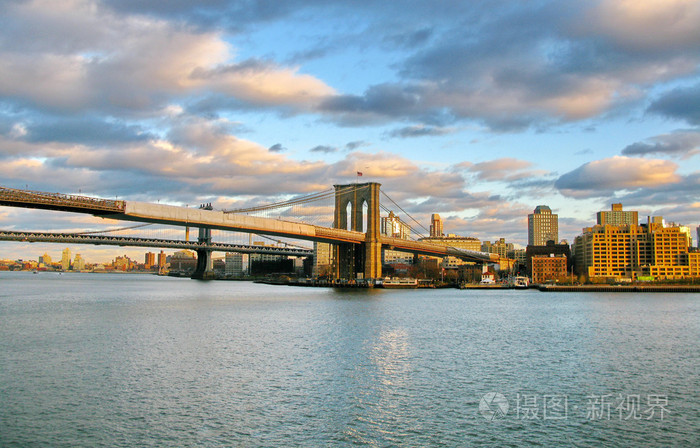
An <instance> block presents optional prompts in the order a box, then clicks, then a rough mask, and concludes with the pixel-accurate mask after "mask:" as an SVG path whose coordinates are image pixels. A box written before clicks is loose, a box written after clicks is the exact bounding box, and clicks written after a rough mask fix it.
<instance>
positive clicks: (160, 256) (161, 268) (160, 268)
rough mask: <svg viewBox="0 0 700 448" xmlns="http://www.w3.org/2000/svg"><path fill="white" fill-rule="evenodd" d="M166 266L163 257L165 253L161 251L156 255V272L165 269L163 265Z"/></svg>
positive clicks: (165, 257) (165, 260)
mask: <svg viewBox="0 0 700 448" xmlns="http://www.w3.org/2000/svg"><path fill="white" fill-rule="evenodd" d="M166 264H167V256H166V255H165V252H163V251H162V250H161V251H160V253H159V254H158V270H163V269H165V265H166Z"/></svg>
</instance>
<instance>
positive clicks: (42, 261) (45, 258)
mask: <svg viewBox="0 0 700 448" xmlns="http://www.w3.org/2000/svg"><path fill="white" fill-rule="evenodd" d="M699 229H700V227H699ZM39 266H41V267H44V266H45V267H49V266H51V256H50V255H49V254H48V253H46V252H44V255H41V256H40V257H39Z"/></svg>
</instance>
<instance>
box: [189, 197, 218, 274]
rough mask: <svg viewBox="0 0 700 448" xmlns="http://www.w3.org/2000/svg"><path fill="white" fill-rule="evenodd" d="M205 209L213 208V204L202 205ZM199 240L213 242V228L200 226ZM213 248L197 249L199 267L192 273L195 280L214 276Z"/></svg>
mask: <svg viewBox="0 0 700 448" xmlns="http://www.w3.org/2000/svg"><path fill="white" fill-rule="evenodd" d="M200 208H202V209H204V210H211V209H212V207H211V205H208V206H206V207H204V206H203V207H200ZM198 242H199V243H202V244H211V229H207V228H204V227H200V228H199V238H198ZM211 252H212V251H211V249H197V268H196V269H195V270H194V274H192V278H193V279H195V280H209V279H212V278H214V259H213V258H212V256H211Z"/></svg>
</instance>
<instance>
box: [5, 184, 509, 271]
mask: <svg viewBox="0 0 700 448" xmlns="http://www.w3.org/2000/svg"><path fill="white" fill-rule="evenodd" d="M0 205H5V206H11V207H24V208H35V209H43V210H56V211H64V212H73V213H86V214H91V215H95V216H100V217H104V218H110V219H117V220H122V221H136V222H148V223H158V224H167V225H174V226H182V227H198V228H209V229H219V230H229V231H236V232H246V233H258V234H263V235H273V236H280V237H287V238H295V239H301V240H307V241H319V242H324V243H331V244H337V243H353V244H362V243H364V242H365V240H366V237H365V234H364V233H363V232H355V231H352V230H344V229H333V228H329V227H322V226H316V225H311V224H304V223H297V222H291V221H283V220H280V219H271V218H260V217H255V216H248V215H242V214H236V213H224V212H222V211H214V210H203V209H198V208H197V209H195V208H187V207H178V206H174V205H163V204H152V203H147V202H135V201H117V200H108V199H99V198H92V197H86V196H76V195H66V194H61V193H47V192H39V191H28V190H19V189H14V188H6V187H0ZM381 244H382V246H383V247H386V248H387V249H393V250H398V251H402V252H410V253H414V254H420V255H430V256H436V257H444V256H446V255H451V256H454V257H458V258H461V259H464V260H468V261H479V262H490V263H498V261H499V257H498V255H496V254H489V253H485V252H474V251H466V250H462V249H458V248H454V247H445V246H439V245H436V244H430V243H423V242H420V241H412V240H402V239H399V238H390V237H382V239H381Z"/></svg>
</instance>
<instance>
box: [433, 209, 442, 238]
mask: <svg viewBox="0 0 700 448" xmlns="http://www.w3.org/2000/svg"><path fill="white" fill-rule="evenodd" d="M443 235H444V234H443V233H442V219H440V215H438V214H437V213H433V216H431V217H430V237H431V238H440V237H441V236H443Z"/></svg>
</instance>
